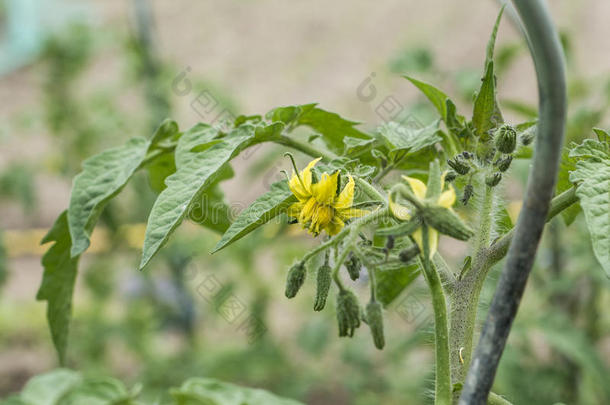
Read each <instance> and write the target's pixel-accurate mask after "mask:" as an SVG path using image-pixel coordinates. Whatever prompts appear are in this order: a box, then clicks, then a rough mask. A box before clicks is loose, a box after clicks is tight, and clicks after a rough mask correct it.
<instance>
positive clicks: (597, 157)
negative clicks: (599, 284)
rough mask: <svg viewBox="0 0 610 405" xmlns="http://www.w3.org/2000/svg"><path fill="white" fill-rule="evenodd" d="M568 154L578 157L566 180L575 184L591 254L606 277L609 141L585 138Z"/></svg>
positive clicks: (608, 261) (608, 262)
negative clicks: (592, 253)
mask: <svg viewBox="0 0 610 405" xmlns="http://www.w3.org/2000/svg"><path fill="white" fill-rule="evenodd" d="M569 156H570V157H571V158H580V159H581V160H579V161H578V162H576V169H575V170H574V171H572V172H571V174H570V181H571V182H573V183H577V186H576V195H577V196H578V198H579V200H580V205H581V206H582V209H583V211H584V213H585V220H586V222H587V227H588V229H589V233H590V235H591V241H592V243H593V252H594V253H595V257H597V260H598V261H599V263H600V264H601V266H602V268H603V269H604V270H605V271H606V274H607V275H608V276H609V277H610V144H609V143H603V142H598V141H594V140H592V139H587V140H585V141H584V142H583V143H582V144H581V145H578V146H577V147H575V148H574V149H572V151H571V152H570V155H569Z"/></svg>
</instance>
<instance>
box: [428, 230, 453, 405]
mask: <svg viewBox="0 0 610 405" xmlns="http://www.w3.org/2000/svg"><path fill="white" fill-rule="evenodd" d="M422 244H423V252H422V256H421V261H422V264H423V268H424V276H425V279H426V282H427V283H428V287H429V288H430V293H431V294H432V308H433V310H434V338H435V344H434V346H435V349H436V353H435V361H436V366H435V369H436V373H435V374H436V383H435V385H436V392H435V400H434V403H435V404H436V405H450V404H451V373H450V363H449V322H448V317H447V302H446V300H445V293H444V291H443V285H442V283H441V279H440V277H439V275H438V272H437V270H436V268H435V267H434V266H433V265H432V262H431V261H430V244H429V229H428V227H427V226H426V225H424V226H422Z"/></svg>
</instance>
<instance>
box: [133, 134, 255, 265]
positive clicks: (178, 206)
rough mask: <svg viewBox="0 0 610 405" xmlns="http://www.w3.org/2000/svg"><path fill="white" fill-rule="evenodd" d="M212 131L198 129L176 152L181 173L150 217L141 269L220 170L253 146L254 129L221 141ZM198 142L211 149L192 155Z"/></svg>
mask: <svg viewBox="0 0 610 405" xmlns="http://www.w3.org/2000/svg"><path fill="white" fill-rule="evenodd" d="M211 131H212V129H211V127H209V126H203V125H199V126H197V127H196V128H195V129H194V131H193V132H191V133H190V134H188V133H187V134H184V135H183V136H182V138H180V141H179V142H178V147H177V148H176V166H177V167H178V170H177V171H176V173H174V174H172V175H171V176H169V177H168V178H167V179H166V180H165V183H166V184H167V188H166V189H165V190H163V192H161V194H159V197H158V198H157V200H156V201H155V204H154V205H153V208H152V210H151V213H150V216H149V217H148V224H147V226H146V235H145V239H144V248H143V252H142V260H141V262H140V269H142V268H143V267H144V266H146V264H148V262H149V261H150V259H152V257H153V256H154V255H155V254H156V253H157V252H158V251H159V249H160V248H161V247H162V246H163V244H164V243H165V242H167V240H168V238H169V237H170V235H171V234H172V233H173V232H174V230H175V229H176V228H177V227H178V226H179V225H180V224H181V223H182V220H183V219H184V217H185V216H186V215H187V214H188V211H189V207H191V204H192V203H193V201H194V200H195V199H196V197H197V196H201V192H203V191H204V190H206V189H208V188H209V187H210V186H212V185H213V184H214V183H215V180H216V178H217V176H218V174H219V173H220V172H221V169H222V168H223V167H224V166H225V165H226V164H227V163H228V162H229V161H230V160H231V159H232V158H234V157H235V156H236V155H238V154H239V153H240V152H241V151H242V150H243V149H245V148H247V147H248V146H250V145H251V144H252V142H253V140H254V134H255V127H254V126H253V125H250V124H244V125H242V126H240V127H237V128H235V129H234V130H232V131H231V132H230V133H229V134H228V135H227V136H225V137H224V138H222V139H213V137H212V135H211ZM183 140H184V142H183ZM197 140H199V141H200V142H201V143H202V144H207V145H209V147H208V148H207V149H205V150H203V151H199V152H191V149H192V148H193V147H194V144H196V143H197Z"/></svg>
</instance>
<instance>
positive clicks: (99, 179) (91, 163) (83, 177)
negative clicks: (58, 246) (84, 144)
mask: <svg viewBox="0 0 610 405" xmlns="http://www.w3.org/2000/svg"><path fill="white" fill-rule="evenodd" d="M150 145H151V143H150V141H147V140H146V139H144V138H133V139H130V140H129V141H127V143H126V144H125V145H123V146H119V147H117V148H112V149H108V150H105V151H103V152H101V153H99V154H97V155H95V156H92V157H90V158H89V159H87V160H85V162H84V163H83V171H82V172H80V173H79V174H78V175H77V176H76V177H75V178H74V183H73V185H72V194H71V195H70V206H69V208H68V222H69V224H70V236H71V238H72V249H71V253H70V254H71V255H72V257H76V256H78V255H80V254H81V253H83V252H84V251H85V250H87V248H88V247H89V243H90V242H89V238H90V236H91V232H92V231H93V227H94V226H95V223H96V222H97V219H98V218H99V216H100V214H101V213H102V210H103V208H104V206H105V205H106V204H107V203H108V201H110V199H112V197H114V196H115V195H117V194H118V193H119V192H120V191H121V190H122V189H123V187H124V186H125V184H127V182H128V181H129V179H130V178H131V176H132V175H133V174H134V172H135V171H136V170H137V169H138V167H140V165H141V164H142V162H143V161H144V158H145V157H146V153H147V151H148V148H149V146H150Z"/></svg>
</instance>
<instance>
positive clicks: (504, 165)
mask: <svg viewBox="0 0 610 405" xmlns="http://www.w3.org/2000/svg"><path fill="white" fill-rule="evenodd" d="M512 161H513V156H512V155H508V156H506V157H505V158H502V159H499V160H498V162H497V164H496V166H497V167H498V170H499V171H501V172H505V171H507V170H508V168H509V167H510V164H511V163H512Z"/></svg>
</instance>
